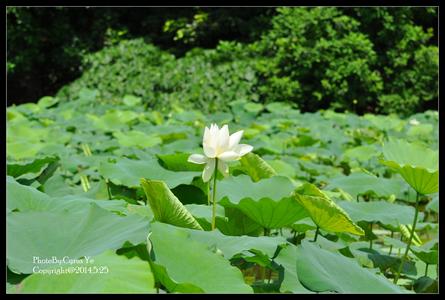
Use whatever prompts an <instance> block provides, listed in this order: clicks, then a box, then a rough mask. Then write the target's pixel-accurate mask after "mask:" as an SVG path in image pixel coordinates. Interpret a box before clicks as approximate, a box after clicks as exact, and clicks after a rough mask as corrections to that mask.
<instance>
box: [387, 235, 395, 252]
mask: <svg viewBox="0 0 445 300" xmlns="http://www.w3.org/2000/svg"><path fill="white" fill-rule="evenodd" d="M393 237H394V231H392V230H391V238H393ZM391 252H392V245H391V246H389V253H388V255H391Z"/></svg>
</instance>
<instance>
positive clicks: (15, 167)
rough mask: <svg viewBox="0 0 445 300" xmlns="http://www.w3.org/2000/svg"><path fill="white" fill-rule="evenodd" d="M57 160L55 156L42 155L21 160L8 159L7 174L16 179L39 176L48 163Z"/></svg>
mask: <svg viewBox="0 0 445 300" xmlns="http://www.w3.org/2000/svg"><path fill="white" fill-rule="evenodd" d="M57 160H58V157H56V156H44V157H40V158H32V159H28V160H22V161H11V162H10V161H8V166H7V174H8V175H9V176H12V177H14V178H17V179H19V178H23V179H33V178H36V177H37V176H39V175H40V174H41V173H42V172H43V171H44V170H45V168H46V167H47V166H48V164H50V163H53V162H56V161H57Z"/></svg>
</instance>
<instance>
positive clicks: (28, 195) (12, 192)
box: [6, 176, 126, 212]
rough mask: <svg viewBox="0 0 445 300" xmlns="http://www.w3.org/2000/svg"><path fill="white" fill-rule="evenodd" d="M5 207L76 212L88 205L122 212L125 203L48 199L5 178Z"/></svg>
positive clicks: (86, 199) (74, 197)
mask: <svg viewBox="0 0 445 300" xmlns="http://www.w3.org/2000/svg"><path fill="white" fill-rule="evenodd" d="M6 192H7V198H6V207H7V211H13V210H18V211H20V212H27V211H40V212H45V211H52V212H55V211H65V210H71V209H73V210H76V209H79V208H82V207H84V206H85V205H87V204H88V203H95V204H97V205H98V206H100V207H102V208H104V209H107V210H110V211H119V212H124V211H125V206H126V202H125V201H123V200H94V199H89V198H86V197H84V196H82V195H67V196H63V197H50V196H48V195H47V194H45V193H42V192H40V191H38V190H36V189H35V188H33V187H30V186H26V185H21V184H20V183H18V182H17V181H15V180H14V178H12V177H10V176H7V179H6Z"/></svg>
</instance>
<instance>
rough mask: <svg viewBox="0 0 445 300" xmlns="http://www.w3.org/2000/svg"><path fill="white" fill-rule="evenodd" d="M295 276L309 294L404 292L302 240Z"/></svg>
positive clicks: (348, 261) (351, 261)
mask: <svg viewBox="0 0 445 300" xmlns="http://www.w3.org/2000/svg"><path fill="white" fill-rule="evenodd" d="M297 274H298V278H299V279H300V281H301V283H302V284H303V285H304V286H305V287H306V288H309V289H310V290H312V291H315V292H325V291H333V292H338V293H407V292H408V291H406V290H404V289H402V288H401V287H399V286H397V285H394V284H393V283H391V282H390V281H389V280H388V279H387V278H385V277H383V276H381V275H377V274H375V273H373V272H372V271H371V270H369V269H366V268H362V267H361V266H360V265H359V264H358V263H357V262H356V261H355V260H353V259H351V258H347V257H345V256H343V255H341V254H339V253H333V252H331V251H327V250H324V249H321V248H319V247H318V246H317V245H314V244H313V243H311V242H308V241H305V240H303V241H302V242H301V245H299V246H298V247H297Z"/></svg>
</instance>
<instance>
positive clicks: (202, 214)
mask: <svg viewBox="0 0 445 300" xmlns="http://www.w3.org/2000/svg"><path fill="white" fill-rule="evenodd" d="M185 207H186V208H187V210H188V211H190V213H191V214H192V215H193V216H194V217H195V218H196V219H197V220H198V222H199V224H200V225H201V226H202V227H203V228H204V230H210V229H211V228H212V227H211V226H212V206H209V205H199V204H187V205H185ZM216 228H218V229H219V230H220V231H221V232H222V233H223V234H225V235H231V236H234V235H235V236H239V235H253V236H256V235H258V233H260V232H262V231H263V228H262V227H261V225H260V224H258V223H257V222H255V221H253V220H252V219H250V218H249V217H248V216H246V215H245V214H244V213H243V212H242V211H241V210H239V209H237V208H234V207H226V208H224V207H222V206H220V205H219V204H218V205H217V206H216Z"/></svg>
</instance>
